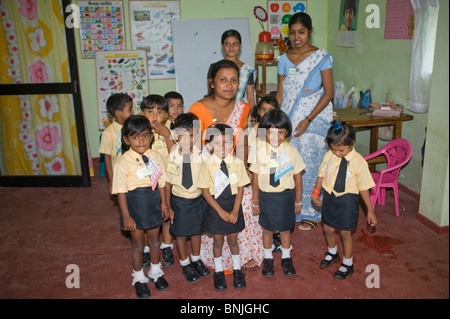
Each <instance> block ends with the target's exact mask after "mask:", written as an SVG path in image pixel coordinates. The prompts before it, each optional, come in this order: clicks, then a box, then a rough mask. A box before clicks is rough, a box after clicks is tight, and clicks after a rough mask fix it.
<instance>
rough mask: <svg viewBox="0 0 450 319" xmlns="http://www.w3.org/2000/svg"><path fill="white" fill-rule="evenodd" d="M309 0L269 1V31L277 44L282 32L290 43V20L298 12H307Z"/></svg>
mask: <svg viewBox="0 0 450 319" xmlns="http://www.w3.org/2000/svg"><path fill="white" fill-rule="evenodd" d="M306 5H307V1H271V0H269V1H267V14H268V15H269V22H268V23H269V30H268V31H269V32H270V34H271V35H272V42H273V43H274V45H276V43H277V41H278V39H279V37H280V34H281V36H282V37H283V38H284V41H285V43H286V44H288V43H289V26H288V24H289V20H290V19H291V17H292V15H293V14H294V13H297V12H306Z"/></svg>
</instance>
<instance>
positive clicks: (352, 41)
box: [337, 0, 359, 48]
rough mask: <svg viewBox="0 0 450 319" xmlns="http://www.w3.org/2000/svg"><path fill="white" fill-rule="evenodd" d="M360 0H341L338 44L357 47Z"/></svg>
mask: <svg viewBox="0 0 450 319" xmlns="http://www.w3.org/2000/svg"><path fill="white" fill-rule="evenodd" d="M358 7H359V0H341V10H340V11H339V31H338V41H337V46H341V47H350V48H353V47H356V40H357V31H356V26H357V25H358Z"/></svg>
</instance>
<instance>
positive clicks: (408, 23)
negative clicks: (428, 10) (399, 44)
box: [384, 0, 414, 39]
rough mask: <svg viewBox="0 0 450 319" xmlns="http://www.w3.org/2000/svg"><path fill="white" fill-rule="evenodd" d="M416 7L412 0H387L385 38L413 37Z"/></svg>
mask: <svg viewBox="0 0 450 319" xmlns="http://www.w3.org/2000/svg"><path fill="white" fill-rule="evenodd" d="M413 34H414V9H413V7H412V5H411V1H410V0H395V1H394V0H386V22H385V26H384V38H385V39H412V37H413Z"/></svg>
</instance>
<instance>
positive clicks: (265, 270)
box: [261, 258, 275, 277]
mask: <svg viewBox="0 0 450 319" xmlns="http://www.w3.org/2000/svg"><path fill="white" fill-rule="evenodd" d="M274 273H275V272H274V270H273V258H269V259H266V258H264V259H263V267H262V270H261V274H262V275H263V276H264V277H273V275H274Z"/></svg>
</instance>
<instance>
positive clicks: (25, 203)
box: [0, 176, 449, 311]
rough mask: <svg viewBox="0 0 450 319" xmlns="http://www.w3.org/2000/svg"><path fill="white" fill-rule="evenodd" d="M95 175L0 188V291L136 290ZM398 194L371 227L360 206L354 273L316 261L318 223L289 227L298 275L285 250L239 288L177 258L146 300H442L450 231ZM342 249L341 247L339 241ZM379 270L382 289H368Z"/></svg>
mask: <svg viewBox="0 0 450 319" xmlns="http://www.w3.org/2000/svg"><path fill="white" fill-rule="evenodd" d="M91 182H92V186H91V187H90V188H0V207H1V210H0V211H1V212H0V216H1V217H2V223H1V224H0V242H1V245H0V298H2V299H4V298H33V299H34V298H49V299H54V298H93V299H98V298H102V299H105V298H106V299H110V298H113V299H114V298H130V299H134V298H136V297H135V293H134V289H133V287H132V286H131V279H132V277H131V256H130V254H131V250H130V242H129V240H128V239H125V238H124V237H123V236H121V234H120V231H119V227H118V208H117V207H115V206H114V205H113V202H112V201H111V199H110V197H109V195H108V191H107V181H106V178H99V177H98V176H95V177H93V178H92V180H91ZM400 202H401V216H400V217H396V216H395V212H394V206H393V197H392V196H391V194H389V193H388V194H387V200H386V205H385V206H377V207H376V213H377V215H378V219H379V225H378V226H377V228H376V231H375V232H374V233H371V232H370V231H369V230H368V229H367V227H366V225H365V220H364V217H365V215H364V213H363V212H362V211H361V212H360V219H359V225H358V227H357V229H356V231H355V233H354V243H355V249H354V251H355V253H354V264H355V273H354V274H353V275H351V276H350V277H349V278H347V279H346V280H337V279H334V278H333V273H334V271H335V270H336V269H337V268H338V266H339V264H338V263H335V264H334V265H333V266H332V267H330V268H329V269H320V268H319V267H318V263H319V261H320V260H321V259H322V257H323V254H324V252H325V249H326V245H325V241H324V238H323V234H322V227H321V226H319V227H318V228H316V229H315V230H313V231H308V232H305V231H300V230H298V229H296V230H295V232H294V233H293V238H292V244H293V251H292V257H293V259H294V265H295V267H296V269H297V275H296V276H294V277H285V276H284V275H283V274H282V269H281V265H280V258H281V255H280V254H275V276H274V277H272V278H265V277H263V276H262V275H261V273H260V270H253V271H247V272H246V274H247V275H246V279H247V288H245V289H242V290H236V289H234V288H233V287H232V277H231V276H227V282H228V290H226V291H224V292H217V291H215V290H214V289H213V279H212V276H211V277H208V278H203V279H201V280H200V281H199V282H197V283H193V284H192V283H188V282H186V281H185V279H184V277H183V276H182V275H181V271H180V266H179V264H178V262H176V263H175V266H173V267H172V268H169V269H165V270H164V271H165V274H166V275H165V278H166V279H167V281H168V282H169V285H170V287H169V289H167V290H165V291H157V290H156V289H155V288H154V285H153V284H149V287H150V290H151V292H152V297H151V299H167V298H170V299H234V300H237V299H334V298H339V299H340V298H352V299H396V298H402V299H403V298H406V299H416V298H425V299H429V298H430V299H435V298H437V299H448V298H449V236H448V235H441V236H439V235H437V234H436V233H434V232H432V231H431V230H430V229H429V228H427V227H426V226H424V225H423V224H422V223H420V222H418V221H417V219H416V212H417V210H418V202H417V200H414V199H413V198H412V197H410V196H408V195H407V194H405V193H402V192H401V193H400ZM338 249H339V251H340V252H341V255H342V245H340V243H339V244H338ZM174 254H175V257H176V258H177V256H178V255H177V252H176V249H175V251H174ZM72 264H74V265H76V266H77V267H78V269H79V279H80V281H79V283H80V287H79V288H67V286H66V280H67V282H69V283H70V282H73V281H71V277H70V275H72V274H73V270H71V269H67V268H66V267H68V265H72ZM66 270H67V271H66ZM377 275H378V277H376V276H377ZM375 278H378V279H379V288H377V287H373V288H370V286H371V285H372V286H373V285H374V284H376V283H377V280H376V279H375ZM368 311H370V310H368Z"/></svg>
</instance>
